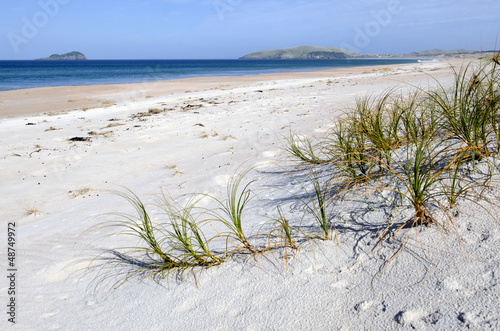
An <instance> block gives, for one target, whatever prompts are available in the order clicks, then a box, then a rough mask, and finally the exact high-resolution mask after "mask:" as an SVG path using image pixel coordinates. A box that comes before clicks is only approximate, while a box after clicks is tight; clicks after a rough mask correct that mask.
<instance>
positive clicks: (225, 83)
mask: <svg viewBox="0 0 500 331" xmlns="http://www.w3.org/2000/svg"><path fill="white" fill-rule="evenodd" d="M468 60H469V61H470V60H472V59H468ZM464 61H467V60H465V59H455V60H447V61H439V62H420V63H405V64H390V65H374V66H361V67H349V68H336V69H327V70H315V71H303V72H285V73H273V74H262V75H250V76H208V77H190V78H179V79H172V80H163V81H153V82H142V83H123V84H105V85H82V86H57V87H37V88H29V89H19V90H9V91H0V118H2V117H12V116H23V115H34V114H43V113H49V112H61V111H72V110H86V109H91V108H106V107H109V106H111V105H115V104H123V102H133V101H137V100H141V99H147V98H157V97H162V96H171V95H175V94H185V93H190V92H201V91H209V90H213V89H233V88H238V87H243V86H247V85H252V84H257V83H261V82H268V81H283V80H298V79H315V78H317V79H325V78H338V77H340V76H346V75H348V76H349V75H352V76H355V75H362V74H366V73H367V70H370V71H371V72H374V71H387V70H391V69H397V68H400V67H405V66H425V65H427V64H429V63H434V64H436V63H440V64H443V63H446V64H447V65H453V64H461V63H464Z"/></svg>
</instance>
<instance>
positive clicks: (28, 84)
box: [0, 59, 417, 91]
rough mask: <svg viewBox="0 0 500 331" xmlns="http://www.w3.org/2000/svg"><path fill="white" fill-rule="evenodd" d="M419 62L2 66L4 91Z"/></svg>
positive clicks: (153, 62)
mask: <svg viewBox="0 0 500 331" xmlns="http://www.w3.org/2000/svg"><path fill="white" fill-rule="evenodd" d="M415 62H417V60H407V59H380V60H379V59H376V60H367V59H353V60H87V61H0V91H7V90H15V89H26V88H34V87H48V86H80V85H99V84H121V83H141V82H151V81H160V80H170V79H178V78H188V77H207V76H248V75H261V74H270V73H281V72H298V71H314V70H323V69H333V68H346V67H358V66H372V65H384V64H401V63H415Z"/></svg>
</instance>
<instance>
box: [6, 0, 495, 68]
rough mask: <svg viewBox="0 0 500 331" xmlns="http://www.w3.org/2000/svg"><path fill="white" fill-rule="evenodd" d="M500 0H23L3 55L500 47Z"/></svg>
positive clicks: (10, 9)
mask: <svg viewBox="0 0 500 331" xmlns="http://www.w3.org/2000/svg"><path fill="white" fill-rule="evenodd" d="M499 34H500V1H498V0H467V1H466V0H446V1H431V0H419V1H416V0H372V1H367V0H356V1H345V0H342V1H337V0H308V1H306V0H288V1H285V0H142V1H140V0H98V1H97V0H18V1H6V0H2V1H1V3H0V59H2V60H7V59H34V58H39V57H44V56H48V55H50V54H52V53H65V52H69V51H73V50H77V51H81V52H83V53H84V54H85V55H87V57H88V58H91V59H231V58H237V57H240V56H243V55H245V54H246V53H250V52H253V51H258V50H264V49H274V48H284V47H293V46H302V45H311V46H337V47H343V48H350V49H351V50H354V51H356V52H358V53H362V54H366V53H410V52H412V51H419V50H425V49H430V48H441V49H446V50H448V49H456V48H465V49H476V50H480V49H481V48H482V49H494V48H497V49H498V48H500V38H499V40H498V43H497V36H498V35H499Z"/></svg>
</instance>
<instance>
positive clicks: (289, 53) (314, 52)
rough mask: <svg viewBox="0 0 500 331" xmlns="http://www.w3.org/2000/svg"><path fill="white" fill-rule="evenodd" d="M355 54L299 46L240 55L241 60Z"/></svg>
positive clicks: (342, 57) (340, 56)
mask: <svg viewBox="0 0 500 331" xmlns="http://www.w3.org/2000/svg"><path fill="white" fill-rule="evenodd" d="M356 55H357V54H356V53H354V52H351V51H348V50H345V49H342V48H338V47H314V46H299V47H292V48H281V49H273V50H266V51H259V52H253V53H250V54H247V55H245V56H242V57H240V59H243V60H250V59H259V60H272V59H348V58H352V57H355V56H356Z"/></svg>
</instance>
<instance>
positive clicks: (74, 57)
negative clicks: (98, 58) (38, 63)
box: [37, 52, 87, 61]
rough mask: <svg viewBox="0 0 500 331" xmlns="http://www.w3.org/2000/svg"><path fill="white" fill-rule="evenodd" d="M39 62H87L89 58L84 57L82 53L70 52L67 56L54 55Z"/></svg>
mask: <svg viewBox="0 0 500 331" xmlns="http://www.w3.org/2000/svg"><path fill="white" fill-rule="evenodd" d="M37 60H44V61H47V60H48V61H50V60H69V61H75V60H87V57H86V56H85V55H83V54H82V53H80V52H69V53H66V54H52V55H51V56H49V57H44V58H41V59H37Z"/></svg>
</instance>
